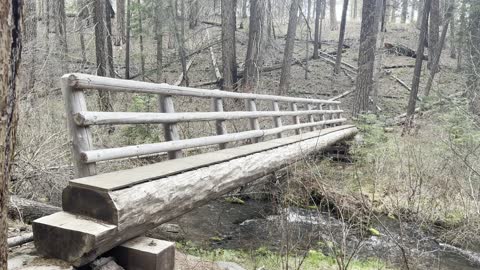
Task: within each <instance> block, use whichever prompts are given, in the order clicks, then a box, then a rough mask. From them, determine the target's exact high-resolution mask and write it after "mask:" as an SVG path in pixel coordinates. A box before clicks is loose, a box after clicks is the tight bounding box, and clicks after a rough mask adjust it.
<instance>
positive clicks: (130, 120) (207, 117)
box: [74, 110, 343, 129]
mask: <svg viewBox="0 0 480 270" xmlns="http://www.w3.org/2000/svg"><path fill="white" fill-rule="evenodd" d="M342 112H343V110H311V111H250V112H242V111H238V112H223V111H221V112H182V113H153V112H92V111H82V112H78V113H76V114H75V115H74V120H75V123H76V124H77V125H79V126H89V125H124V124H165V123H178V122H195V121H225V120H237V119H245V118H248V119H256V118H262V117H280V116H294V117H298V116H302V115H313V114H338V113H342ZM311 122H313V121H311ZM257 124H258V123H257ZM255 129H257V128H255Z"/></svg>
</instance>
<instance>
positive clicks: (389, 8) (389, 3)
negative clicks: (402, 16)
mask: <svg viewBox="0 0 480 270" xmlns="http://www.w3.org/2000/svg"><path fill="white" fill-rule="evenodd" d="M391 15H392V0H387V2H386V6H385V22H389V21H390V16H391Z"/></svg>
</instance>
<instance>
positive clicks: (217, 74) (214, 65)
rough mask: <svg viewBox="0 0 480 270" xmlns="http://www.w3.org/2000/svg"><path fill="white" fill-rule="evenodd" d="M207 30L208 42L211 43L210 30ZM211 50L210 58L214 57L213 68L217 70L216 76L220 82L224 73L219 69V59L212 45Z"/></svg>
mask: <svg viewBox="0 0 480 270" xmlns="http://www.w3.org/2000/svg"><path fill="white" fill-rule="evenodd" d="M206 32H207V40H208V43H210V31H208V29H207V30H206ZM209 50H210V58H211V59H212V66H213V70H214V72H215V78H217V82H219V81H221V80H222V74H220V70H219V69H218V66H217V59H216V58H215V52H214V51H213V47H212V46H210V47H209Z"/></svg>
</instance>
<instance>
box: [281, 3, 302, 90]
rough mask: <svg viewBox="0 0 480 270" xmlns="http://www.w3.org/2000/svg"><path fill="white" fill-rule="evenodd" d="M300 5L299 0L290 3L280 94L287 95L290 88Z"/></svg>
mask: <svg viewBox="0 0 480 270" xmlns="http://www.w3.org/2000/svg"><path fill="white" fill-rule="evenodd" d="M298 5H299V0H292V2H291V5H290V11H289V20H288V30H287V40H286V44H285V51H284V53H283V66H282V73H281V75H280V86H279V94H280V95H285V94H286V93H287V92H288V90H289V88H290V69H291V62H292V55H293V49H294V45H295V33H296V32H297V22H298V14H297V13H298Z"/></svg>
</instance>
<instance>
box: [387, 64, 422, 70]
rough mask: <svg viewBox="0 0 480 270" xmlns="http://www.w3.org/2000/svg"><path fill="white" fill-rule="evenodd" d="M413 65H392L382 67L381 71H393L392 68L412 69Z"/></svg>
mask: <svg viewBox="0 0 480 270" xmlns="http://www.w3.org/2000/svg"><path fill="white" fill-rule="evenodd" d="M413 67H415V65H410V64H408V65H393V66H383V69H394V68H413Z"/></svg>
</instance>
